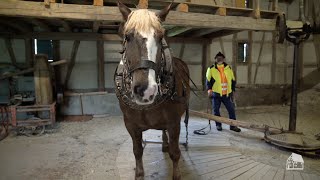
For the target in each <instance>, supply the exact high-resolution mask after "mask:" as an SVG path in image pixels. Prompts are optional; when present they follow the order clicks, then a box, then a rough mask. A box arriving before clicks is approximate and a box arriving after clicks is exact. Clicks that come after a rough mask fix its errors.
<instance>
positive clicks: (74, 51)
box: [64, 40, 80, 89]
mask: <svg viewBox="0 0 320 180" xmlns="http://www.w3.org/2000/svg"><path fill="white" fill-rule="evenodd" d="M79 44H80V41H79V40H76V41H74V42H73V47H72V52H71V58H70V62H69V64H68V69H67V75H66V78H65V80H64V88H65V89H68V82H69V80H70V76H71V73H72V69H73V66H74V64H75V61H76V56H77V52H78V48H79Z"/></svg>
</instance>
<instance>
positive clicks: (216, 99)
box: [212, 93, 236, 127]
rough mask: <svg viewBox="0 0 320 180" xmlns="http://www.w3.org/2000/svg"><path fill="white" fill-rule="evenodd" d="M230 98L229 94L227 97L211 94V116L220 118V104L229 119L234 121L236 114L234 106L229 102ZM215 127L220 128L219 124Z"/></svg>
mask: <svg viewBox="0 0 320 180" xmlns="http://www.w3.org/2000/svg"><path fill="white" fill-rule="evenodd" d="M231 96H232V94H229V96H226V95H223V96H220V94H218V93H213V97H212V109H213V114H214V115H215V116H220V106H221V102H222V103H223V104H224V106H225V107H226V109H227V111H228V113H229V119H234V120H235V119H236V113H235V110H234V104H233V102H232V100H231ZM216 126H221V123H220V122H216ZM231 127H232V126H231Z"/></svg>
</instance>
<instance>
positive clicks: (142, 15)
mask: <svg viewBox="0 0 320 180" xmlns="http://www.w3.org/2000/svg"><path fill="white" fill-rule="evenodd" d="M118 7H119V9H120V12H121V14H122V16H123V19H124V20H125V24H124V27H123V29H122V35H123V37H124V40H125V43H124V46H125V47H124V48H125V53H126V54H125V56H126V62H121V63H126V66H127V68H128V70H129V72H130V74H131V77H132V84H131V88H132V94H133V97H134V100H135V102H136V103H137V104H139V105H147V104H152V103H153V102H154V100H155V97H156V96H157V94H158V84H157V80H158V79H157V78H158V76H159V74H158V73H159V72H158V69H159V67H160V61H161V56H162V54H161V41H162V38H163V36H164V29H163V28H162V26H161V22H163V21H164V20H165V18H166V16H167V14H168V13H169V11H170V8H171V4H170V5H169V6H167V7H166V8H164V9H163V10H161V11H159V12H158V13H155V12H152V11H148V10H147V9H139V10H135V11H131V10H130V9H129V8H128V7H127V6H125V5H124V4H122V3H120V2H118Z"/></svg>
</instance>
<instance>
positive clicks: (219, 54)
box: [214, 51, 226, 59]
mask: <svg viewBox="0 0 320 180" xmlns="http://www.w3.org/2000/svg"><path fill="white" fill-rule="evenodd" d="M218 56H222V57H223V58H226V57H225V56H224V55H223V54H222V53H221V52H220V51H219V52H218V54H217V55H216V56H215V57H214V58H215V59H217V57H218Z"/></svg>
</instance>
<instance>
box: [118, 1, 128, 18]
mask: <svg viewBox="0 0 320 180" xmlns="http://www.w3.org/2000/svg"><path fill="white" fill-rule="evenodd" d="M118 7H119V10H120V12H121V14H122V17H123V19H124V20H125V21H127V20H128V16H129V14H130V13H131V10H130V9H129V8H128V7H127V6H126V5H124V4H123V3H122V2H120V1H118Z"/></svg>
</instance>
